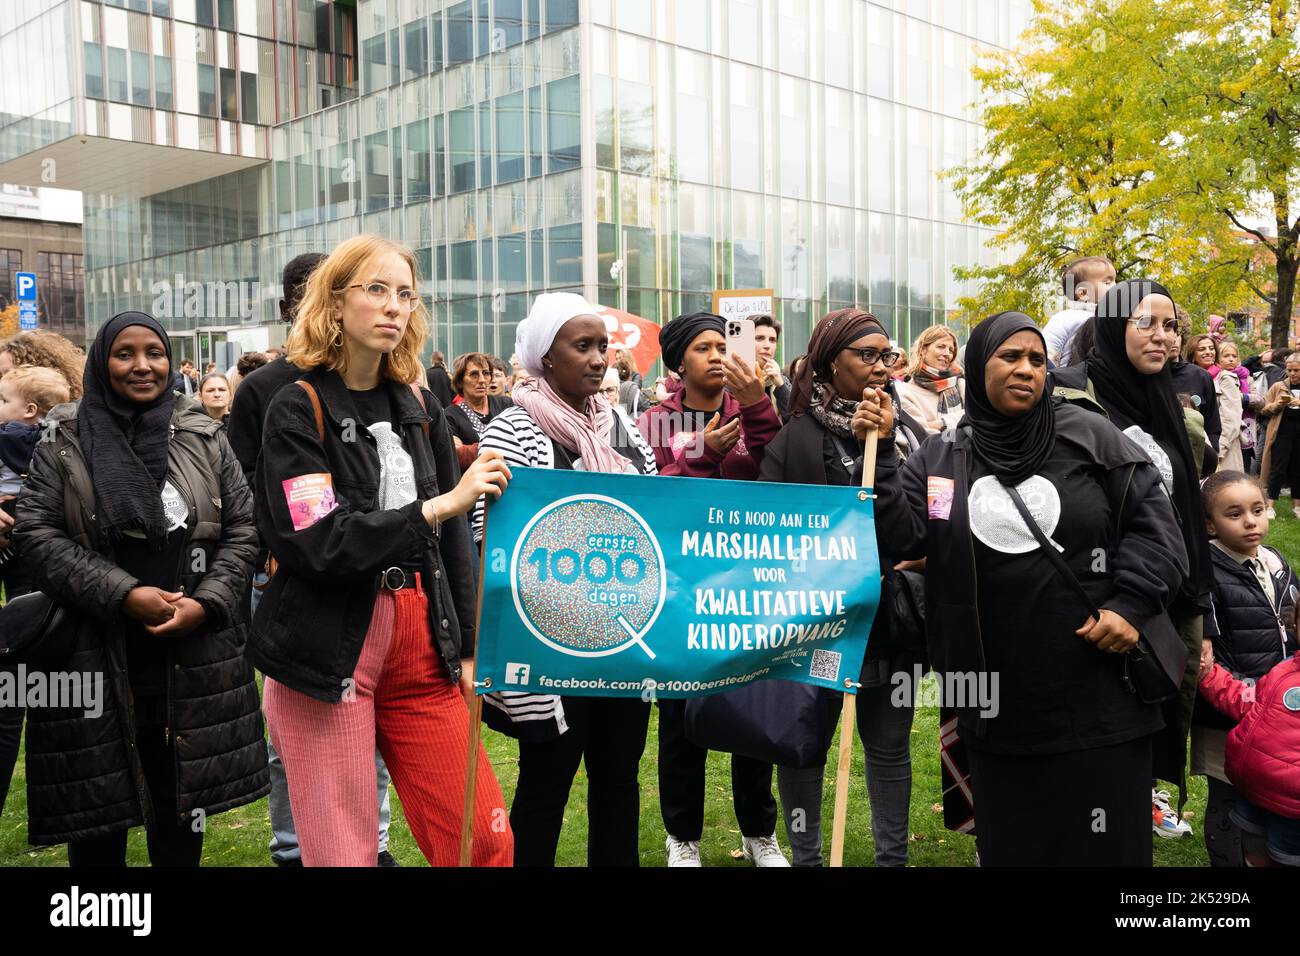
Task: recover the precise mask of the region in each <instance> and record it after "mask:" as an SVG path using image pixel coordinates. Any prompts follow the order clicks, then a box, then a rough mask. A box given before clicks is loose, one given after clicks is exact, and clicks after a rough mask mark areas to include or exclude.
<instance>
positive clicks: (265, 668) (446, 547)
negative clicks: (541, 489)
mask: <svg viewBox="0 0 1300 956" xmlns="http://www.w3.org/2000/svg"><path fill="white" fill-rule="evenodd" d="M303 380H304V381H307V382H310V383H311V384H312V385H314V386H315V388H316V391H317V393H318V394H319V396H320V401H321V406H322V410H323V412H324V419H325V441H324V443H323V445H322V442H321V440H320V438H319V436H318V434H317V431H316V419H315V413H314V411H313V409H312V404H311V399H310V397H309V396H308V395H307V393H306V391H305V390H304V389H302V388H300V387H299V386H297V385H289V386H286V387H285V388H283V389H281V390H280V391H279V392H278V393H277V394H276V396H275V398H274V399H273V400H272V402H271V404H270V407H269V408H268V409H267V412H266V422H265V427H264V429H263V433H262V454H261V457H260V459H259V461H258V467H257V476H256V481H257V490H256V495H255V498H256V500H257V527H258V531H259V532H260V533H261V536H262V541H263V543H264V544H265V545H266V547H268V548H269V549H270V551H271V553H272V554H273V555H274V556H275V558H276V560H277V561H278V563H279V569H278V570H277V572H276V574H275V577H274V578H273V579H272V581H271V586H270V587H269V588H268V589H267V592H266V595H265V596H264V597H263V599H262V601H261V603H260V605H259V606H258V609H257V616H256V618H255V619H254V621H253V630H252V634H251V636H250V638H249V642H248V657H249V659H250V660H251V661H252V662H253V664H254V665H255V666H257V667H258V668H259V669H260V670H261V671H262V672H263V673H265V674H267V675H269V676H270V677H273V678H275V679H276V680H277V681H279V682H280V683H282V684H285V685H286V686H288V687H291V688H292V689H294V690H296V691H299V692H300V693H303V694H307V695H309V696H311V697H315V698H317V699H318V700H323V701H328V702H337V701H338V700H340V699H341V698H342V696H343V693H344V690H345V688H346V686H347V685H346V681H347V680H348V679H349V678H351V677H352V673H353V671H354V670H355V669H356V664H357V660H358V659H359V658H360V656H361V648H362V644H363V643H364V642H365V637H366V632H367V630H368V629H369V627H370V617H371V614H372V613H373V611H374V606H375V595H376V593H377V590H378V586H377V583H376V577H377V575H378V574H379V572H381V571H383V570H385V569H387V568H390V567H394V566H405V567H409V566H410V565H411V563H412V556H413V555H422V558H421V560H420V564H421V565H422V566H423V569H424V574H423V580H424V587H425V590H426V591H427V592H428V595H429V626H430V631H431V633H432V635H433V641H434V645H435V646H436V647H437V649H438V652H439V653H440V654H441V655H442V659H443V662H444V663H445V664H446V667H447V673H448V676H449V677H450V678H451V679H452V680H453V681H455V680H458V679H459V678H460V670H461V667H460V661H461V658H462V657H464V658H467V659H468V658H472V657H473V654H474V626H475V619H476V616H475V600H476V583H475V582H476V578H477V563H478V558H477V552H476V551H475V549H474V547H473V545H472V543H471V539H470V533H469V524H468V522H467V521H466V519H465V518H464V517H457V518H453V519H449V520H448V521H446V522H444V523H443V525H442V527H441V529H440V531H439V533H438V534H435V533H434V532H433V530H432V529H431V528H430V527H429V525H428V523H427V522H426V521H425V520H424V517H423V516H422V514H421V505H422V503H423V502H424V501H425V500H427V499H429V498H432V497H434V496H436V495H439V494H441V493H443V492H446V491H449V490H450V489H451V488H453V487H455V485H456V483H457V482H458V481H459V480H460V470H459V468H458V467H457V465H456V454H455V451H454V449H453V447H452V440H451V436H450V433H449V431H448V429H447V424H446V420H445V418H444V417H443V410H442V406H441V405H439V404H438V401H437V399H435V398H434V397H433V396H432V395H431V394H430V393H429V392H428V391H427V390H424V402H425V405H426V407H427V409H428V414H426V413H425V409H423V408H421V407H420V404H419V402H417V401H416V399H415V396H414V394H412V392H411V390H410V388H408V387H407V386H405V385H400V384H397V383H395V382H388V388H389V393H390V396H391V400H392V407H393V410H394V418H395V419H396V421H395V422H394V423H393V425H394V429H393V430H394V431H395V432H396V433H397V434H398V435H400V436H401V439H402V446H403V447H404V448H405V449H406V451H407V453H408V454H409V455H410V456H411V459H412V462H413V464H414V468H415V479H416V489H417V496H416V500H415V501H414V502H412V503H411V504H409V505H406V506H404V507H402V508H397V509H393V510H387V511H381V510H377V509H376V503H377V498H378V492H379V452H378V450H377V448H376V445H375V440H374V437H373V436H372V435H371V434H370V432H369V431H368V430H367V429H366V427H365V426H364V425H362V424H361V420H360V416H359V414H358V412H357V409H356V406H355V404H354V403H353V401H352V396H351V395H350V394H349V392H348V390H347V388H346V387H345V386H344V384H343V380H342V378H340V377H339V375H338V373H337V372H334V371H331V370H328V369H325V368H320V367H318V368H315V369H312V370H311V371H310V372H308V373H307V374H306V375H305V376H303ZM426 422H427V423H429V437H428V438H427V439H426V438H425V433H424V425H425V423H426ZM304 476H316V477H314V478H312V479H311V480H310V482H309V484H310V485H311V486H312V487H314V488H316V489H317V490H318V491H317V494H316V496H315V499H316V500H318V499H319V497H320V492H319V490H320V489H321V488H322V487H325V486H332V491H333V495H334V508H333V510H330V511H329V512H328V513H327V514H321V513H322V512H324V511H326V510H327V508H328V506H329V503H328V499H326V501H325V503H324V505H323V506H322V507H319V508H318V509H317V512H318V513H317V515H316V516H313V517H304V516H303V515H302V514H301V513H299V514H297V515H296V516H295V515H294V514H291V512H290V508H289V491H290V489H291V487H292V483H293V481H294V480H295V479H300V478H303V477H304Z"/></svg>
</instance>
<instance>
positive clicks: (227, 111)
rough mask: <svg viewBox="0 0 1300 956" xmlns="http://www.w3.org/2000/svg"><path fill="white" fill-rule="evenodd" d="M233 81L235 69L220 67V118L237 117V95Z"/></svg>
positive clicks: (229, 118)
mask: <svg viewBox="0 0 1300 956" xmlns="http://www.w3.org/2000/svg"><path fill="white" fill-rule="evenodd" d="M237 89H238V87H237V84H236V83H235V71H234V70H227V69H226V68H225V67H222V69H221V118H222V119H226V120H237V119H239V96H238V92H237Z"/></svg>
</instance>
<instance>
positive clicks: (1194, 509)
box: [1052, 279, 1218, 826]
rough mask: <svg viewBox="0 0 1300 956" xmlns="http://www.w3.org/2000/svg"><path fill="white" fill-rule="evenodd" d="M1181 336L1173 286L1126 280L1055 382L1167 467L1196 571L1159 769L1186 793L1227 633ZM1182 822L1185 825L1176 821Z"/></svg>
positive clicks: (1181, 602)
mask: <svg viewBox="0 0 1300 956" xmlns="http://www.w3.org/2000/svg"><path fill="white" fill-rule="evenodd" d="M1178 336H1179V326H1178V318H1177V309H1176V306H1175V305H1174V300H1173V297H1172V296H1170V294H1169V290H1167V289H1166V288H1165V287H1164V286H1162V285H1161V284H1160V283H1158V282H1154V281H1152V280H1150V279H1132V280H1129V281H1127V282H1120V283H1118V284H1117V285H1114V286H1112V287H1111V288H1110V290H1109V291H1108V292H1107V293H1106V295H1105V296H1103V297H1102V300H1101V302H1099V303H1098V304H1097V315H1096V338H1095V341H1094V344H1093V347H1092V349H1091V351H1089V352H1088V357H1087V359H1086V360H1085V361H1084V362H1083V363H1082V364H1080V365H1073V366H1071V367H1069V368H1067V369H1056V370H1054V371H1053V372H1052V378H1053V383H1054V389H1053V394H1054V395H1055V396H1056V397H1058V398H1063V399H1065V400H1066V401H1068V402H1071V403H1073V404H1078V405H1079V406H1081V407H1083V408H1085V409H1087V410H1089V411H1093V412H1097V413H1099V414H1102V415H1105V416H1106V417H1107V418H1109V419H1110V421H1111V424H1113V425H1115V426H1116V427H1117V428H1119V429H1120V430H1121V431H1122V432H1124V434H1125V435H1127V436H1128V437H1129V438H1131V439H1132V440H1133V441H1134V442H1135V443H1136V444H1137V446H1138V447H1139V448H1140V449H1142V451H1143V452H1144V453H1145V454H1146V456H1147V457H1148V458H1149V459H1150V460H1151V462H1152V463H1153V464H1154V465H1155V466H1156V467H1157V468H1158V469H1159V471H1160V473H1161V478H1162V481H1163V486H1164V489H1165V491H1166V492H1167V493H1168V495H1169V497H1170V499H1171V501H1172V502H1173V506H1174V513H1175V514H1176V516H1177V522H1178V526H1179V528H1180V530H1181V534H1182V538H1183V546H1184V548H1185V550H1186V551H1187V556H1188V562H1189V565H1190V567H1189V573H1188V575H1187V577H1186V579H1185V580H1184V582H1183V586H1182V587H1181V588H1180V589H1179V591H1178V594H1177V596H1176V598H1175V600H1174V602H1173V605H1172V606H1171V607H1170V609H1169V610H1170V616H1171V617H1172V618H1173V622H1174V626H1175V627H1176V628H1177V629H1178V633H1179V634H1180V635H1181V636H1182V638H1183V642H1184V643H1185V644H1186V645H1187V649H1188V659H1187V667H1186V671H1185V672H1184V675H1183V682H1182V686H1181V688H1180V695H1179V699H1178V701H1177V706H1172V705H1171V706H1167V707H1166V708H1165V711H1166V713H1165V722H1166V725H1167V732H1166V733H1165V734H1162V735H1161V738H1160V739H1159V740H1158V741H1157V742H1156V746H1155V762H1154V765H1153V768H1152V770H1153V773H1154V775H1155V776H1157V777H1159V778H1161V779H1164V780H1170V781H1173V782H1176V783H1178V784H1179V787H1180V789H1181V791H1182V793H1183V794H1184V795H1185V794H1186V787H1184V786H1182V783H1183V767H1184V759H1185V755H1186V751H1187V731H1188V727H1189V726H1190V721H1191V715H1192V705H1193V703H1195V700H1196V678H1197V670H1198V668H1199V665H1200V659H1201V655H1202V652H1203V650H1207V649H1206V648H1203V646H1202V645H1203V642H1207V641H1212V640H1213V639H1214V638H1215V637H1217V636H1218V631H1217V629H1216V627H1215V624H1214V614H1213V605H1212V602H1211V600H1210V590H1211V585H1212V583H1213V573H1214V572H1213V568H1212V565H1211V562H1210V544H1209V540H1208V538H1207V537H1206V534H1205V523H1204V521H1203V520H1202V519H1201V516H1202V515H1203V514H1204V506H1203V505H1202V503H1201V488H1200V474H1199V472H1198V470H1197V467H1196V460H1195V458H1194V457H1193V456H1192V446H1191V443H1190V442H1189V440H1188V435H1187V428H1186V426H1185V424H1184V421H1185V419H1184V416H1183V409H1182V407H1181V406H1180V405H1179V403H1178V398H1177V394H1176V389H1175V386H1174V384H1173V381H1172V378H1171V370H1170V369H1169V367H1168V364H1167V362H1166V361H1165V360H1166V358H1167V356H1168V354H1169V348H1170V346H1171V345H1172V343H1173V341H1174V340H1176V339H1177V338H1178ZM1183 799H1184V800H1185V799H1186V798H1185V796H1184V798H1183ZM1153 801H1154V796H1153ZM1180 806H1181V802H1180ZM1161 809H1162V811H1163V810H1164V809H1165V808H1163V807H1162V808H1161ZM1172 825H1173V826H1177V817H1176V816H1174V817H1173V820H1172Z"/></svg>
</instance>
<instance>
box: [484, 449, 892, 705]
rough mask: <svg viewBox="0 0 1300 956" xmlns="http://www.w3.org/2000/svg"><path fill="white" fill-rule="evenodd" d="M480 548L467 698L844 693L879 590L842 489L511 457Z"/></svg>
mask: <svg viewBox="0 0 1300 956" xmlns="http://www.w3.org/2000/svg"><path fill="white" fill-rule="evenodd" d="M483 547H484V577H483V606H482V615H481V620H480V625H479V637H478V679H479V682H480V685H479V692H480V693H490V692H492V691H497V690H506V691H531V692H535V693H542V694H547V693H553V694H565V693H571V694H582V695H587V696H598V697H636V696H641V695H643V694H644V693H645V692H646V691H647V690H649V691H652V692H653V693H654V694H656V695H657V696H659V697H698V696H701V695H703V694H712V693H717V692H719V691H725V690H731V689H734V688H736V687H739V686H741V685H744V684H748V683H750V682H751V681H755V680H763V679H768V678H779V679H782V680H795V681H802V682H803V683H807V684H815V685H817V686H819V687H827V688H834V689H836V690H840V691H845V690H849V691H851V690H852V689H853V684H854V683H855V682H856V681H857V680H858V676H859V673H860V671H861V669H862V658H863V655H864V654H865V652H866V646H867V634H868V633H869V632H870V630H871V622H872V620H873V618H874V617H875V612H876V607H877V605H878V604H879V601H880V560H879V556H878V555H877V552H876V534H875V524H874V515H873V502H872V500H871V498H870V497H869V496H868V495H867V494H866V493H864V492H862V491H860V490H859V489H856V488H843V487H826V486H814V485H787V484H768V483H765V482H748V481H746V482H738V481H719V480H708V481H705V480H701V479H691V478H663V477H645V476H636V475H607V474H595V473H589V472H577V471H555V470H550V469H534V468H517V469H515V470H514V479H513V480H512V481H511V482H510V487H509V489H508V490H507V491H506V493H505V494H504V495H502V497H501V500H500V501H498V502H495V503H493V504H492V505H491V506H490V507H489V509H488V517H487V535H486V539H485V541H484V544H483Z"/></svg>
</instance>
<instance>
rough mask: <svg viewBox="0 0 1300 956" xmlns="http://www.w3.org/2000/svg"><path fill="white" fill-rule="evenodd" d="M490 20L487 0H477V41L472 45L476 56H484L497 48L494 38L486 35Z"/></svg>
mask: <svg viewBox="0 0 1300 956" xmlns="http://www.w3.org/2000/svg"><path fill="white" fill-rule="evenodd" d="M491 22H492V21H491V19H490V18H489V16H488V0H478V34H477V35H478V43H477V44H476V45H475V47H474V53H475V55H476V56H486V55H487V54H488V53H489V52H491V51H495V50H496V49H497V46H496V43H495V42H494V38H492V37H489V36H488V26H489V25H490V24H491Z"/></svg>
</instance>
